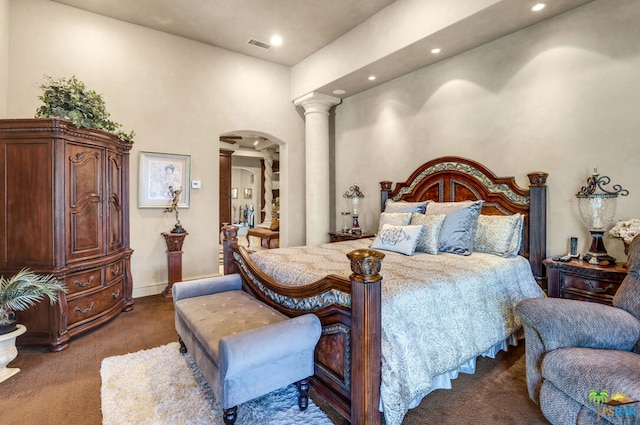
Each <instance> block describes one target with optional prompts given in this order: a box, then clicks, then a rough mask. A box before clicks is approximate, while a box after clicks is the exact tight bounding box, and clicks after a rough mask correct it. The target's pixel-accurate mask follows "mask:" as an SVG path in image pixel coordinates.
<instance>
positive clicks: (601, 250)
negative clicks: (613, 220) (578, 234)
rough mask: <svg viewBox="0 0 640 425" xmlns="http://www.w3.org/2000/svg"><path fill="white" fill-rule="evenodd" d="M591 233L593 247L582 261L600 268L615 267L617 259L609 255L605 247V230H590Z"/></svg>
mask: <svg viewBox="0 0 640 425" xmlns="http://www.w3.org/2000/svg"><path fill="white" fill-rule="evenodd" d="M590 232H591V247H590V248H589V251H588V252H587V253H586V254H584V255H583V256H582V259H583V260H584V261H586V262H588V263H589V264H596V265H600V266H608V265H615V264H616V259H615V258H613V257H612V256H610V255H609V254H607V249H606V248H605V247H604V241H603V240H602V237H603V236H604V230H590Z"/></svg>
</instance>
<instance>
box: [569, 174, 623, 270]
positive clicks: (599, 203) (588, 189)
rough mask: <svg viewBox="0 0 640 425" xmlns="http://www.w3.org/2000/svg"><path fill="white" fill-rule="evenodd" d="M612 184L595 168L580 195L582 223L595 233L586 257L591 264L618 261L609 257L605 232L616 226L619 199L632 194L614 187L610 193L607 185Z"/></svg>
mask: <svg viewBox="0 0 640 425" xmlns="http://www.w3.org/2000/svg"><path fill="white" fill-rule="evenodd" d="M609 183H611V179H610V178H609V177H607V176H600V175H599V174H598V169H597V168H594V169H593V174H592V175H591V176H590V177H588V178H587V185H586V186H582V189H580V191H579V192H578V193H577V194H576V197H577V198H578V209H579V210H580V216H581V217H582V221H583V222H584V224H585V225H586V226H587V228H588V229H589V232H590V233H591V247H590V248H589V251H588V252H587V253H586V254H585V255H584V256H583V257H582V259H583V260H584V261H587V262H589V264H597V265H612V264H615V263H616V259H615V258H613V257H612V256H610V255H609V254H607V250H606V248H605V246H604V241H603V239H602V237H603V236H604V232H605V231H606V230H607V228H608V227H609V226H611V224H612V223H613V220H614V217H615V215H616V206H617V200H618V196H619V195H620V196H627V195H628V194H629V191H628V190H626V189H623V188H622V186H620V185H618V184H616V185H613V188H612V189H613V190H607V189H606V188H605V187H604V186H606V185H608V184H609Z"/></svg>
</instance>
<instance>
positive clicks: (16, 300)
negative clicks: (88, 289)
mask: <svg viewBox="0 0 640 425" xmlns="http://www.w3.org/2000/svg"><path fill="white" fill-rule="evenodd" d="M60 291H62V292H67V288H66V287H65V285H64V283H62V282H59V281H58V280H56V278H55V277H54V276H52V275H41V274H36V273H34V272H32V271H30V270H28V269H22V270H20V271H19V272H18V273H16V274H15V275H13V276H11V277H10V278H8V279H5V277H4V276H0V382H2V381H4V380H6V379H8V378H9V377H11V376H13V375H15V374H16V373H18V372H19V371H20V369H17V368H7V365H8V364H9V363H11V362H12V361H13V360H14V359H15V358H16V356H17V355H18V350H17V349H16V338H17V337H18V336H20V335H22V334H23V333H25V331H26V328H25V326H23V325H19V324H17V321H18V319H17V318H16V315H15V312H16V311H25V310H27V309H29V307H31V306H33V305H35V304H36V303H38V302H39V301H41V300H42V299H43V298H44V297H49V301H50V302H51V304H53V303H55V302H57V301H58V297H59V292H60Z"/></svg>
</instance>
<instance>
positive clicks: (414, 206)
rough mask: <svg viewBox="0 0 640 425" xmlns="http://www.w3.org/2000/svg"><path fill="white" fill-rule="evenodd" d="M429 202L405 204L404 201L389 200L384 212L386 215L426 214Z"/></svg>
mask: <svg viewBox="0 0 640 425" xmlns="http://www.w3.org/2000/svg"><path fill="white" fill-rule="evenodd" d="M428 203H429V201H422V202H404V201H398V202H396V201H393V200H391V199H387V203H386V204H385V207H384V212H386V213H406V212H410V213H419V214H424V212H425V209H426V208H427V204H428Z"/></svg>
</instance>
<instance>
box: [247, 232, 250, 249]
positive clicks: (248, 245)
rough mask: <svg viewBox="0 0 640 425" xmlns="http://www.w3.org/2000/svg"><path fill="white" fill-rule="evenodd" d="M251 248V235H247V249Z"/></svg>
mask: <svg viewBox="0 0 640 425" xmlns="http://www.w3.org/2000/svg"><path fill="white" fill-rule="evenodd" d="M250 246H251V240H250V239H249V234H248V233H247V248H249V247H250Z"/></svg>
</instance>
